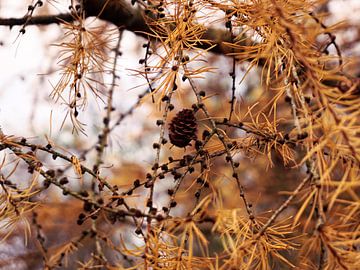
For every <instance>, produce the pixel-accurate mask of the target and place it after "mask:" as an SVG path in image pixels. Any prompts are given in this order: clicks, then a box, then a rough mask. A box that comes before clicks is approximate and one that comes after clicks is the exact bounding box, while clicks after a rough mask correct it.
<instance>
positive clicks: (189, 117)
mask: <svg viewBox="0 0 360 270" xmlns="http://www.w3.org/2000/svg"><path fill="white" fill-rule="evenodd" d="M196 132H197V123H196V118H195V116H194V111H193V110H190V109H183V110H181V111H180V112H178V113H177V115H176V116H175V117H174V118H173V119H172V121H171V122H170V127H169V138H170V142H171V143H172V144H173V145H175V146H177V147H186V146H188V145H189V143H190V141H191V140H196V139H197V137H196Z"/></svg>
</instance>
